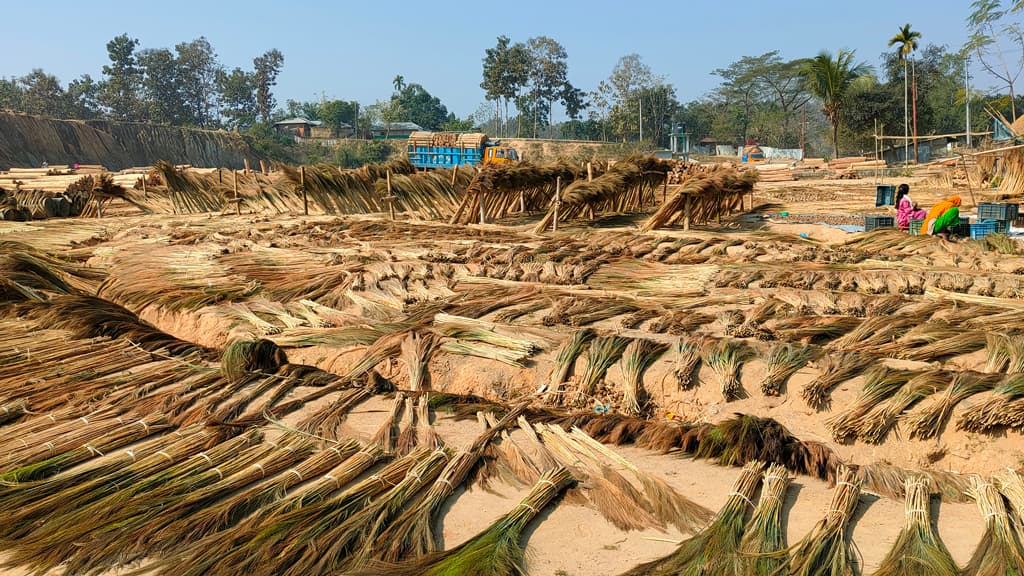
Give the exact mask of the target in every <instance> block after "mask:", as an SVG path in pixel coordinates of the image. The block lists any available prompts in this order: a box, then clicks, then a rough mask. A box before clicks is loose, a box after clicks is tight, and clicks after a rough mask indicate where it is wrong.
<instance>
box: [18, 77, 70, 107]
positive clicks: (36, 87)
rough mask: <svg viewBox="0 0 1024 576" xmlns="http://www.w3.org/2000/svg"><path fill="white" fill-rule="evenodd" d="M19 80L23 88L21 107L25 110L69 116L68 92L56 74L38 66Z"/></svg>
mask: <svg viewBox="0 0 1024 576" xmlns="http://www.w3.org/2000/svg"><path fill="white" fill-rule="evenodd" d="M18 82H19V83H20V84H21V88H22V101H21V107H22V110H23V111H24V112H27V113H29V114H38V115H40V116H49V117H50V118H66V117H67V116H68V98H67V93H66V92H65V91H64V88H63V87H61V85H60V80H58V79H57V77H56V76H53V75H52V74H47V73H46V72H43V71H42V70H41V69H39V68H36V69H34V70H32V72H30V73H29V74H27V75H25V76H22V77H21V78H20V79H18Z"/></svg>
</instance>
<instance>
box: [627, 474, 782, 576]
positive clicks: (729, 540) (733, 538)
mask: <svg viewBox="0 0 1024 576" xmlns="http://www.w3.org/2000/svg"><path fill="white" fill-rule="evenodd" d="M762 470H764V464H762V463H760V462H751V463H749V464H747V465H746V466H745V467H744V468H743V471H742V472H740V476H739V479H737V480H736V483H735V484H734V485H733V491H732V492H731V493H730V494H729V499H728V500H727V501H726V503H725V506H723V507H722V509H721V510H720V511H719V512H718V515H717V516H715V519H714V521H712V523H711V524H710V525H709V526H708V527H707V528H705V529H704V530H701V531H700V532H699V533H698V534H696V535H695V536H693V537H691V538H689V539H688V540H685V541H684V542H683V543H682V544H680V545H679V548H678V549H677V550H676V551H675V552H673V553H672V554H670V555H669V556H666V557H665V558H661V559H658V560H654V561H652V562H647V563H645V564H641V565H639V566H637V567H635V568H633V569H631V570H629V571H627V572H625V573H624V576H627V575H628V576H661V575H664V576H668V575H686V576H699V575H701V574H722V575H730V576H732V575H735V576H740V575H742V574H746V573H745V572H743V566H742V564H741V562H740V557H739V547H740V540H741V538H742V536H743V524H744V518H745V516H746V510H747V506H749V505H751V502H752V501H753V499H754V496H755V494H756V492H757V487H758V485H759V484H760V483H761V472H762Z"/></svg>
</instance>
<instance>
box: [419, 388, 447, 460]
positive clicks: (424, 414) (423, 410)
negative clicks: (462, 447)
mask: <svg viewBox="0 0 1024 576" xmlns="http://www.w3.org/2000/svg"><path fill="white" fill-rule="evenodd" d="M416 420H417V422H419V428H420V429H419V432H418V435H419V438H420V445H421V446H425V447H427V448H440V447H442V446H444V440H442V439H441V437H440V436H439V435H438V434H437V430H434V425H433V423H431V421H430V394H424V395H422V396H420V401H419V404H417V405H416Z"/></svg>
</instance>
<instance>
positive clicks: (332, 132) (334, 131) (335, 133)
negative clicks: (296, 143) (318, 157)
mask: <svg viewBox="0 0 1024 576" xmlns="http://www.w3.org/2000/svg"><path fill="white" fill-rule="evenodd" d="M353 134H355V130H353V129H352V126H351V125H349V124H347V123H345V122H342V123H341V124H340V125H339V126H337V127H334V126H313V127H312V128H310V130H309V137H310V138H312V139H314V140H330V139H333V138H351V137H352V135H353Z"/></svg>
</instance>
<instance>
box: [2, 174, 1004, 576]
mask: <svg viewBox="0 0 1024 576" xmlns="http://www.w3.org/2000/svg"><path fill="white" fill-rule="evenodd" d="M630 170H632V169H630ZM635 172H636V173H635V174H633V173H630V172H629V171H628V170H626V169H625V168H622V167H620V168H618V169H614V168H613V169H609V170H608V172H606V174H609V175H610V176H608V178H612V177H614V178H617V179H619V181H626V182H632V183H636V182H641V181H642V180H643V179H649V178H650V172H649V171H645V170H642V169H640V168H637V169H636V170H635ZM707 174H708V177H709V178H712V179H717V180H716V182H718V184H719V185H721V186H734V185H735V186H736V188H735V190H736V193H735V194H736V195H735V196H734V197H731V198H732V199H731V200H730V201H729V202H730V203H729V206H730V207H732V208H737V207H738V206H737V202H738V204H739V206H742V205H743V201H744V200H743V198H744V195H745V193H746V192H749V185H750V182H749V181H748V182H746V183H744V182H740V180H742V178H739V177H734V176H733V175H731V174H727V173H724V172H715V171H710V172H708V173H707ZM591 176H592V175H591ZM213 177H214V176H210V178H213ZM291 177H292V178H298V177H300V176H296V175H292V176H291ZM544 177H545V178H546V177H547V176H544ZM559 177H560V176H559ZM576 177H577V178H579V175H577V176H576ZM301 178H302V179H303V180H304V181H306V179H307V178H311V175H307V174H306V173H303V174H302V175H301ZM388 178H389V179H390V176H388ZM436 178H437V180H438V183H437V184H436V188H437V189H439V190H442V191H443V195H444V197H445V198H448V200H446V201H445V202H444V203H443V209H440V208H439V209H438V210H437V213H436V214H427V215H426V216H428V217H429V218H430V219H427V218H423V219H421V218H419V217H413V216H411V215H410V211H411V210H412V209H411V208H408V207H409V206H411V205H412V200H409V198H412V196H402V193H401V192H400V191H399V192H395V194H396V195H398V196H402V197H403V198H405V199H404V200H402V201H401V202H404V203H405V204H403V205H402V206H400V207H399V210H398V215H397V219H396V220H390V219H389V218H388V216H387V212H386V207H384V205H383V204H381V203H380V202H379V200H378V201H376V202H377V203H376V204H374V205H373V206H370V207H369V208H367V209H366V210H364V211H375V212H377V213H376V214H346V215H322V214H316V213H314V214H313V215H311V216H301V215H299V216H296V215H295V214H294V212H295V211H296V210H298V211H299V212H300V213H301V203H302V201H301V199H298V198H299V197H297V196H294V195H292V196H289V199H288V201H287V205H288V210H289V211H291V213H290V214H246V213H243V214H235V213H231V214H229V215H217V214H215V213H214V214H170V213H166V212H170V211H172V209H170V208H169V209H168V210H165V211H161V210H157V209H155V208H153V207H154V206H157V203H158V200H156V199H151V198H150V197H149V196H146V197H145V198H144V199H143V200H140V199H139V196H138V195H137V194H136V196H135V197H134V200H133V203H132V205H143V206H149V208H150V209H149V210H148V211H151V212H153V213H151V214H143V215H138V214H132V215H122V216H118V215H116V214H118V210H117V209H116V206H113V205H111V207H110V209H109V210H107V211H106V213H107V216H106V217H104V218H103V219H96V218H79V219H52V220H45V221H39V222H0V270H2V272H0V561H2V562H4V564H5V568H0V573H5V574H16V575H21V574H69V575H70V574H74V575H82V574H106V573H115V572H116V573H119V574H120V573H137V574H154V575H157V574H159V575H164V574H166V575H174V576H182V575H189V576H191V575H195V576H199V575H214V574H216V575H237V574H251V575H253V576H257V575H272V574H274V575H276V574H286V575H296V576H298V575H309V574H385V573H386V574H517V573H519V570H524V571H525V573H527V574H551V575H554V574H559V575H573V576H575V575H583V574H588V575H596V574H624V573H626V574H730V575H732V574H735V575H740V574H794V575H795V574H822V575H825V574H854V573H865V574H882V575H890V574H940V575H945V574H949V575H952V574H958V573H959V571H960V570H961V569H962V567H966V571H965V572H964V573H966V574H972V575H974V574H978V575H981V574H1011V573H1020V571H1021V570H1024V548H1022V544H1021V542H1022V538H1024V529H1022V520H1024V481H1022V477H1021V476H1020V475H1019V474H1018V472H1017V469H1018V467H1019V466H1021V461H1022V459H1024V442H1022V440H1021V432H1022V431H1024V299H1022V297H1024V277H1022V274H1024V250H1022V249H1021V247H1020V246H1019V245H1018V244H1017V243H1016V242H1015V241H1014V240H1011V239H1009V238H1006V237H993V238H992V239H991V240H985V241H964V242H960V243H956V244H950V243H944V242H942V241H940V240H937V239H933V238H927V237H914V236H908V235H905V234H902V233H899V232H896V231H884V230H883V231H875V232H872V233H867V234H848V233H845V232H841V231H839V230H837V229H834V228H829V227H826V226H822V225H819V224H815V222H829V221H832V220H836V219H837V220H843V219H844V218H845V219H850V218H851V215H854V216H857V215H862V214H866V213H879V212H880V210H876V209H875V208H874V206H873V199H874V187H873V184H870V183H867V182H860V181H838V182H837V181H821V182H818V183H810V184H808V183H793V182H785V183H772V184H767V185H758V187H757V188H755V189H754V193H753V199H754V204H755V208H754V210H753V212H756V213H760V214H764V215H768V214H776V215H777V214H778V212H780V211H788V212H790V214H791V215H792V216H791V217H790V218H789V221H796V222H798V223H788V224H787V223H784V222H785V221H786V219H780V218H778V217H777V216H776V217H772V218H771V219H769V220H765V221H758V222H756V223H755V222H754V219H753V218H749V217H747V215H745V214H742V213H734V214H732V215H726V216H724V217H723V219H722V222H721V224H718V223H717V222H716V223H715V225H714V226H710V225H705V226H701V227H700V228H699V229H692V230H689V231H683V230H682V229H681V227H680V226H678V225H674V226H669V227H660V226H661V224H664V223H665V222H668V223H670V224H671V223H675V224H678V217H679V215H680V214H682V213H683V210H684V208H683V206H684V203H683V200H682V199H683V198H684V196H682V195H678V196H668V195H667V194H665V195H661V196H660V198H661V201H662V202H661V204H660V205H661V206H662V210H661V211H660V212H655V210H657V208H658V205H657V204H658V203H657V200H658V198H659V193H658V192H657V191H658V190H660V188H659V187H658V186H659V185H658V184H657V183H654V184H651V185H650V186H649V187H648V188H644V186H645V185H644V184H642V183H641V184H637V188H636V189H635V193H634V194H633V195H632V196H629V197H627V198H625V199H623V198H617V197H616V198H613V196H614V195H613V194H611V193H610V192H608V191H607V190H605V189H602V185H600V184H598V182H599V181H601V178H600V177H599V178H597V179H595V180H594V181H593V182H582V183H577V184H575V185H574V186H573V187H572V188H571V189H570V190H569V192H570V194H568V195H566V196H564V197H563V198H562V200H561V201H562V202H563V203H564V204H563V206H564V207H565V208H563V209H564V211H563V212H562V217H563V218H566V217H568V218H570V219H571V221H569V222H567V223H566V222H563V223H562V224H561V225H559V227H558V230H557V231H551V230H544V231H540V230H541V228H545V226H538V223H539V222H540V223H543V222H545V221H546V220H545V219H550V218H551V212H552V210H551V208H550V207H549V206H547V205H546V204H545V203H544V202H543V198H546V197H548V192H549V191H550V190H549V188H550V187H549V186H548V184H538V183H536V182H531V183H529V185H528V186H527V188H528V189H529V190H532V193H533V194H534V195H536V196H537V199H536V200H534V202H533V203H534V206H533V207H532V208H530V207H527V212H530V211H531V210H532V212H533V213H532V215H531V216H526V215H518V216H516V215H514V214H513V213H515V212H516V210H515V209H514V207H515V206H517V205H520V203H521V202H522V203H525V202H526V200H528V199H529V198H530V196H529V195H526V197H525V199H524V198H522V197H520V196H519V195H518V193H513V192H512V190H513V189H512V188H509V193H508V194H507V197H505V198H504V199H503V200H500V201H498V200H495V201H493V202H491V200H487V201H483V200H481V198H484V196H482V195H481V196H479V197H478V199H477V200H473V199H472V198H471V197H470V196H465V197H464V198H463V197H460V196H459V195H458V194H456V193H455V192H454V190H455V188H456V184H458V185H459V186H461V187H462V188H465V187H466V186H468V185H469V177H468V176H467V175H461V176H460V175H459V174H453V175H451V177H450V180H448V178H449V177H448V176H444V175H439V176H437V177H436ZM588 179H589V178H588ZM403 182H405V181H404V180H400V179H399V178H396V179H395V182H394V186H396V187H398V186H400V185H401V184H402V183H403ZM410 182H412V179H411V178H410ZM444 182H450V184H447V185H444ZM192 184H195V185H197V186H198V185H199V184H201V183H200V182H199V181H198V180H197V181H196V182H193V183H192ZM192 184H190V185H192ZM153 185H159V182H157V181H154V184H153ZM445 186H450V188H447V187H445ZM744 186H747V187H748V188H744ZM378 187H379V185H378ZM368 189H369V188H368ZM914 190H915V197H916V198H917V200H918V201H919V202H921V203H922V204H925V205H927V204H930V203H931V202H932V201H933V200H934V199H935V198H937V197H939V196H940V195H942V194H944V193H948V190H947V191H942V190H938V189H928V188H927V187H926V186H924V184H923V183H915V185H914ZM266 193H268V194H269V192H266ZM694 193H695V194H696V193H697V192H694ZM147 194H153V192H152V191H150V192H148V193H147ZM237 194H238V193H237V192H235V195H236V197H237ZM680 194H683V193H682V192H680ZM366 197H367V198H370V197H371V196H370V195H369V192H367V196H366ZM176 198H177V199H176V200H175V201H174V206H175V207H178V206H182V205H183V204H182V200H183V198H185V196H181V195H179V196H177V197H176ZM326 198H327V196H326V195H324V194H321V195H320V196H318V197H317V199H316V205H317V206H322V205H324V204H325V203H326V201H327V200H326ZM574 198H576V200H574ZM630 198H632V199H630ZM595 199H597V200H595ZM612 200H614V201H615V202H619V203H620V205H619V207H620V208H623V209H627V210H626V211H628V208H630V207H631V206H632V205H631V204H630V202H633V203H635V204H638V205H639V206H637V207H642V206H644V205H646V206H647V208H648V210H647V212H648V214H646V215H642V216H630V215H625V216H605V217H601V214H600V212H599V214H598V218H597V219H595V220H587V219H586V214H587V208H588V206H590V207H592V206H593V205H594V203H595V202H598V201H600V202H610V201H612ZM146 202H149V204H146ZM416 202H421V200H416ZM474 202H475V204H474ZM487 202H491V203H490V204H488V203H487ZM422 203H423V204H424V206H425V205H426V204H427V202H426V200H423V201H422ZM460 203H461V204H460ZM167 205H168V206H170V205H171V203H170V202H168V203H167ZM437 205H438V206H440V205H441V204H437ZM297 206H298V207H299V208H297ZM460 206H461V207H460ZM509 206H512V209H510V208H509ZM685 206H686V208H685V210H686V211H687V212H686V213H687V214H689V210H690V208H689V206H690V204H689V200H686V202H685ZM709 206H710V205H709ZM719 206H720V204H719ZM747 206H749V201H748V203H747ZM217 207H218V208H219V207H220V206H217ZM371 209H372V210H371ZM693 209H694V211H695V217H696V211H697V210H698V205H697V204H695V205H694V208H693ZM173 210H175V211H176V210H177V208H174V209H173ZM192 211H195V212H201V211H202V210H200V209H196V210H192ZM340 211H348V212H356V211H358V210H356V209H355V208H353V209H352V210H340ZM424 211H426V208H424V210H421V214H422V213H423V212H424ZM481 211H486V213H487V216H488V220H491V218H492V217H493V218H497V217H499V216H500V217H504V218H505V220H503V221H502V225H495V224H485V225H479V224H471V225H467V224H448V223H446V222H448V221H458V220H459V218H460V216H461V215H462V214H466V213H468V214H477V213H479V212H481ZM161 212H164V213H161ZM230 212H235V211H234V210H231V211H230ZM238 212H245V211H243V210H238ZM427 212H429V211H427ZM705 212H706V213H705V214H704V216H705V217H704V222H705V223H706V222H707V221H711V220H716V218H713V217H712V216H713V215H712V214H711V212H707V211H705ZM121 213H123V214H127V213H129V211H127V210H125V211H122V212H121ZM651 213H660V214H662V216H663V222H662V223H661V224H659V226H654V225H652V224H650V222H652V221H651V220H647V219H646V218H647V216H649V215H650V214H651ZM110 214H115V216H110ZM510 214H512V215H513V216H510ZM555 214H557V211H555ZM673 214H674V216H673ZM555 218H557V216H555ZM854 219H855V218H854ZM659 227H660V228H659ZM649 228H654V229H650V230H648V231H641V230H642V229H649ZM3 570H8V572H3Z"/></svg>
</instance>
